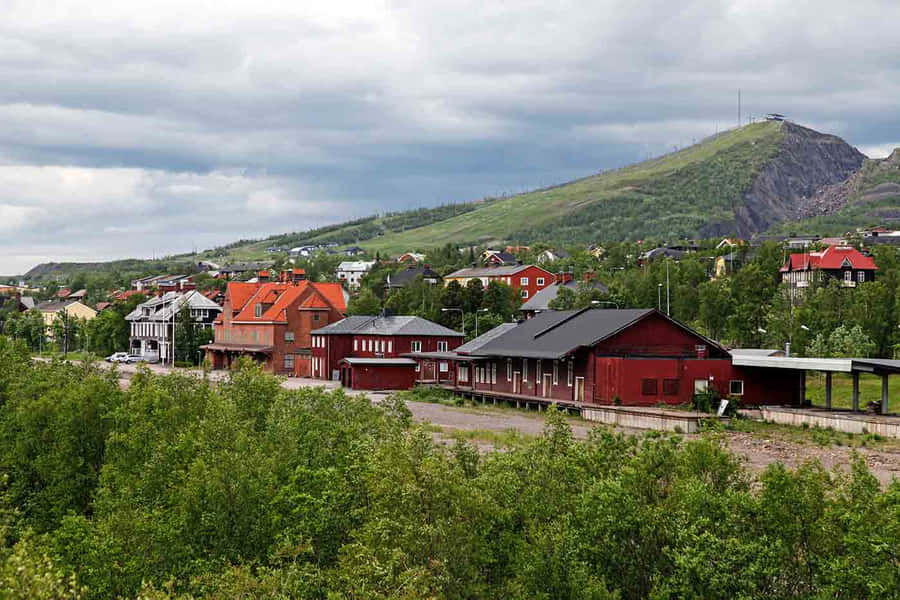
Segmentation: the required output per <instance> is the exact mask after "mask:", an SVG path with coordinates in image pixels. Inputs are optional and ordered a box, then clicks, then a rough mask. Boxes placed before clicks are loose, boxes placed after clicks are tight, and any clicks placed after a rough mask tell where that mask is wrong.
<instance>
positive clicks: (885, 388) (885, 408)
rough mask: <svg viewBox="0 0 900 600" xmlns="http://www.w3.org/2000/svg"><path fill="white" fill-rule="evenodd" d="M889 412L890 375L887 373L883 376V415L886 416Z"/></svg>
mask: <svg viewBox="0 0 900 600" xmlns="http://www.w3.org/2000/svg"><path fill="white" fill-rule="evenodd" d="M887 412H888V375H887V373H885V374H884V375H882V376H881V414H883V415H886V414H887Z"/></svg>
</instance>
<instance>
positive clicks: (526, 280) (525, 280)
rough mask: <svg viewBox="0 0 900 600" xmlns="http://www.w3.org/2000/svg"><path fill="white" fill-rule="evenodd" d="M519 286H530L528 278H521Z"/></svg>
mask: <svg viewBox="0 0 900 600" xmlns="http://www.w3.org/2000/svg"><path fill="white" fill-rule="evenodd" d="M519 284H520V285H528V278H527V277H520V278H519Z"/></svg>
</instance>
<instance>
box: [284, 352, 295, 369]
mask: <svg viewBox="0 0 900 600" xmlns="http://www.w3.org/2000/svg"><path fill="white" fill-rule="evenodd" d="M284 368H285V369H290V370H291V371H293V370H294V355H293V354H285V355H284Z"/></svg>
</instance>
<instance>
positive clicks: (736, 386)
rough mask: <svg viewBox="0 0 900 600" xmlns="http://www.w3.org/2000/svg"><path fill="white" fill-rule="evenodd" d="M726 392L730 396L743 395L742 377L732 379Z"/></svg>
mask: <svg viewBox="0 0 900 600" xmlns="http://www.w3.org/2000/svg"><path fill="white" fill-rule="evenodd" d="M728 393H729V394H731V395H732V396H743V395H744V381H743V380H742V379H732V380H731V381H730V382H729V383H728Z"/></svg>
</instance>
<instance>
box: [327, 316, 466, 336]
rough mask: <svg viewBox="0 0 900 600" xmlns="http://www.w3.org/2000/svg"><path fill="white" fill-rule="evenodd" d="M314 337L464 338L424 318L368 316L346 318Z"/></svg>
mask: <svg viewBox="0 0 900 600" xmlns="http://www.w3.org/2000/svg"><path fill="white" fill-rule="evenodd" d="M312 333H313V334H314V335H342V334H348V333H352V334H358V335H414V336H429V335H437V336H445V337H462V334H461V333H459V332H458V331H453V330H452V329H448V328H446V327H444V326H443V325H439V324H437V323H433V322H432V321H429V320H427V319H423V318H422V317H414V316H410V315H402V316H389V317H381V316H379V317H374V316H367V315H354V316H350V317H346V318H344V319H341V320H340V321H337V322H335V323H332V324H330V325H326V326H325V327H322V328H320V329H316V330H314V331H313V332H312Z"/></svg>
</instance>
